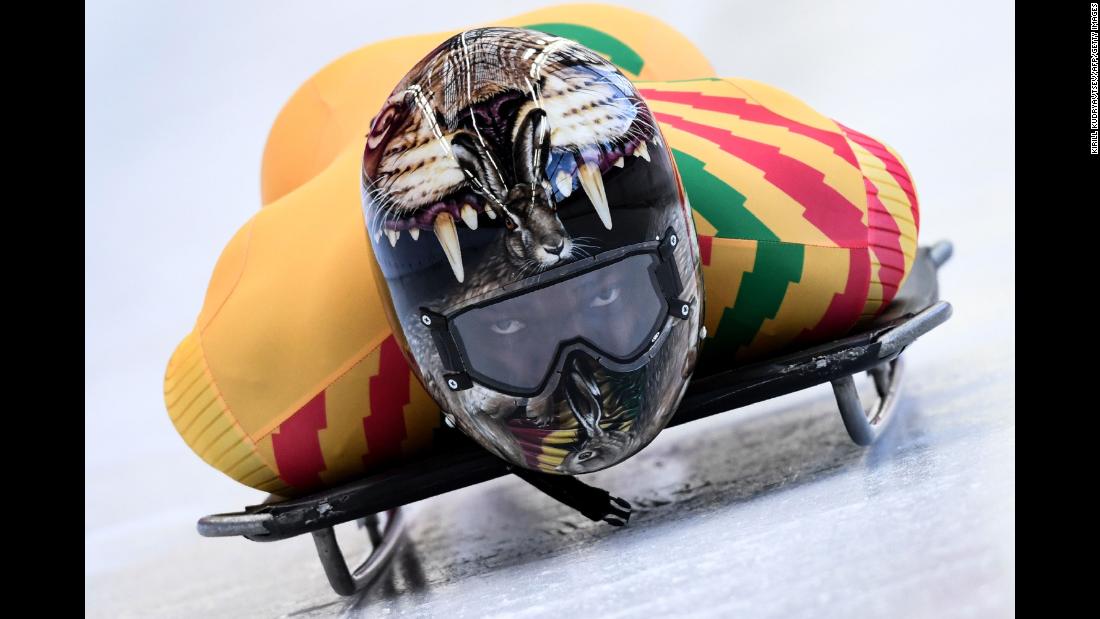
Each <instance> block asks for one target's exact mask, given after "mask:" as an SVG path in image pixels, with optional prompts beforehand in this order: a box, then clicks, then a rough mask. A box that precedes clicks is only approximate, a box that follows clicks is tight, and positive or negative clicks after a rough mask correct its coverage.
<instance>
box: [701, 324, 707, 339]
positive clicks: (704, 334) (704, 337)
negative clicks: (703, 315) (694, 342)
mask: <svg viewBox="0 0 1100 619" xmlns="http://www.w3.org/2000/svg"><path fill="white" fill-rule="evenodd" d="M699 339H701V340H705V339H707V328H706V326H704V327H703V328H702V329H699Z"/></svg>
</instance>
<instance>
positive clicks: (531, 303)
mask: <svg viewBox="0 0 1100 619" xmlns="http://www.w3.org/2000/svg"><path fill="white" fill-rule="evenodd" d="M658 264H659V261H658V258H657V256H656V255H654V254H648V253H647V254H637V255H634V256H629V257H627V258H624V259H622V260H620V261H618V262H615V263H613V264H610V265H608V266H605V267H603V268H600V269H596V270H593V271H589V272H587V273H583V274H581V275H578V276H576V277H573V278H571V279H567V280H564V281H560V282H557V283H554V284H551V285H549V286H545V287H542V288H538V289H535V290H532V291H531V292H528V293H526V294H523V295H520V296H516V297H511V298H509V299H504V300H502V301H500V302H497V303H494V304H492V305H488V306H485V307H479V308H474V309H472V310H468V311H465V312H463V313H461V314H459V315H458V316H456V317H455V318H454V319H453V320H452V321H451V324H452V328H453V333H454V335H455V338H456V340H457V341H458V343H459V346H460V347H461V348H462V349H463V351H464V353H465V356H466V361H467V363H468V369H469V370H470V372H471V374H474V375H480V376H482V377H485V378H488V379H490V380H492V381H493V382H497V383H501V384H504V385H508V386H511V387H514V388H517V389H520V390H523V391H530V390H533V389H536V388H537V387H538V386H539V385H540V384H541V383H542V381H543V379H544V377H545V376H546V374H547V373H548V372H549V371H550V366H551V364H553V362H554V359H555V357H556V353H557V350H558V348H559V346H560V345H561V344H563V343H567V342H570V341H577V340H583V341H585V342H587V343H588V344H589V345H591V346H592V347H593V348H595V349H597V350H598V351H600V352H602V353H604V354H606V355H607V356H610V357H612V358H617V359H620V360H625V359H629V358H631V357H634V356H637V355H638V354H639V353H641V352H642V350H644V349H645V347H646V346H647V345H648V344H649V341H650V339H651V337H652V335H653V333H654V332H655V331H656V330H657V329H658V328H659V326H660V323H661V320H662V318H663V317H664V316H665V313H666V311H667V310H666V307H665V300H664V299H663V297H662V296H661V293H660V286H659V285H658V282H657V278H656V274H655V271H656V268H657V266H658Z"/></svg>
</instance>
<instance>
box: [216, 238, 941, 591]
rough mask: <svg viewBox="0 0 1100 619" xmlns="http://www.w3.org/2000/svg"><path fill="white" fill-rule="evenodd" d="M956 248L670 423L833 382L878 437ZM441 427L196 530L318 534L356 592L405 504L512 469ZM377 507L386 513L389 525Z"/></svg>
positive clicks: (851, 422)
mask: <svg viewBox="0 0 1100 619" xmlns="http://www.w3.org/2000/svg"><path fill="white" fill-rule="evenodd" d="M951 252H952V247H951V244H950V243H949V242H947V241H941V242H939V243H937V244H935V245H933V246H931V247H922V248H920V250H919V252H918V256H917V260H916V262H915V264H914V265H913V270H912V272H911V273H910V275H909V278H908V279H907V280H906V283H905V285H904V286H903V287H902V289H901V290H900V291H899V292H898V295H897V297H896V298H895V299H894V301H893V302H892V303H891V305H890V307H889V308H887V310H886V311H885V312H884V313H883V314H882V315H881V316H879V318H878V319H877V320H876V321H875V323H873V324H872V325H871V326H870V327H869V328H867V329H866V330H864V331H863V332H861V333H858V334H854V335H850V336H847V337H844V338H842V339H839V340H834V341H832V342H829V343H827V344H823V345H820V346H816V347H813V348H809V349H806V350H802V351H798V352H796V353H792V354H789V355H783V356H780V357H776V358H774V359H769V360H766V361H762V362H758V363H754V364H751V365H745V366H742V367H738V368H735V369H732V370H726V371H723V372H718V373H716V374H711V375H708V376H705V377H696V378H695V379H693V380H692V382H691V384H690V385H689V387H688V390H687V393H686V394H685V395H684V398H683V400H682V402H681V403H680V407H679V409H677V411H676V414H675V415H674V416H673V418H672V421H671V422H670V423H669V424H668V425H669V426H674V425H679V424H682V423H687V422H689V421H694V420H696V419H700V418H702V417H707V416H709V415H713V414H716V413H721V412H725V411H728V410H731V409H735V408H739V407H742V406H747V405H749V404H754V403H756V402H760V401H763V400H767V399H770V398H774V397H777V396H781V395H785V394H788V393H793V392H795V391H799V390H802V389H806V388H808V387H812V386H815V385H819V384H822V383H825V382H830V383H832V386H833V393H834V394H835V396H836V401H837V406H838V407H839V409H840V416H841V418H842V419H843V421H844V427H845V428H846V429H847V430H848V434H849V436H851V438H852V440H853V441H855V442H856V443H857V444H859V445H863V446H866V445H870V444H872V443H873V442H874V441H875V439H877V438H878V436H879V435H880V434H881V433H882V431H883V430H884V429H885V428H886V426H887V424H888V423H889V421H890V419H891V417H892V412H893V410H894V406H895V404H896V402H897V397H898V394H899V390H900V386H901V379H902V370H903V366H902V363H901V359H900V355H901V353H902V351H903V350H904V349H905V347H907V346H908V345H909V344H911V343H913V342H914V341H915V340H916V339H917V338H918V337H920V336H921V335H924V334H925V333H927V332H928V331H931V330H932V329H934V328H935V327H937V326H939V325H941V324H943V323H944V321H946V320H947V319H948V318H950V316H951V305H950V304H949V303H947V302H946V301H940V300H939V291H938V284H937V269H938V268H939V267H940V265H942V264H943V263H944V262H946V261H947V260H948V258H950V257H951ZM864 371H865V372H868V373H869V374H870V375H871V377H872V378H873V382H874V385H875V391H876V392H877V394H878V401H877V402H875V404H874V405H872V406H871V407H870V408H869V409H865V408H864V406H863V403H862V402H861V401H860V398H859V394H858V392H857V391H856V386H855V381H854V380H853V377H854V376H855V375H856V374H858V373H859V372H864ZM440 432H441V434H449V435H451V436H447V439H446V440H445V441H443V443H444V444H445V446H444V447H443V448H442V449H441V450H440V453H438V454H435V455H433V456H432V457H430V458H428V459H425V460H421V461H418V462H414V463H411V464H408V465H405V466H402V467H400V468H396V469H392V470H389V471H385V472H382V473H379V474H376V475H372V476H370V477H366V478H363V479H359V480H356V481H353V482H350V483H347V484H345V485H343V486H340V487H337V488H331V489H328V490H324V491H321V492H318V493H315V494H312V495H309V496H306V497H301V498H296V499H290V500H284V501H279V502H267V503H264V504H262V505H255V506H250V507H246V508H245V511H243V512H237V513H229V514H215V515H210V516H206V517H204V518H202V519H200V520H199V522H198V531H199V534H201V535H203V536H206V537H225V536H235V535H241V536H244V537H247V538H248V539H250V540H253V541H258V542H269V541H277V540H281V539H286V538H288V537H294V536H297V535H301V534H303V533H312V534H313V540H314V542H315V543H316V545H317V553H318V555H319V556H320V558H321V564H322V565H323V566H324V569H325V574H326V575H327V576H328V579H329V583H330V584H331V585H332V588H333V590H335V591H336V593H339V594H340V595H352V594H355V593H356V592H358V591H360V590H362V589H364V588H366V587H367V586H369V585H370V583H371V582H372V581H373V580H374V579H375V578H377V577H378V575H380V574H381V573H382V572H383V571H384V570H385V569H386V567H387V565H388V563H389V561H390V559H392V558H393V556H394V554H395V553H396V551H397V548H398V546H399V543H400V540H401V536H402V532H403V525H404V521H403V518H402V515H401V511H400V508H401V506H402V505H407V504H409V503H413V502H415V501H419V500H422V499H426V498H428V497H432V496H435V495H438V494H443V493H445V492H449V491H451V490H456V489H458V488H463V487H465V486H470V485H473V484H477V483H481V482H483V481H488V480H490V479H494V478H497V477H501V476H503V475H507V474H509V473H510V472H511V470H510V469H509V467H508V465H507V463H505V462H504V461H503V460H500V459H499V458H497V457H496V456H493V455H491V454H489V453H488V452H487V451H485V450H484V449H482V448H481V447H479V446H478V445H477V444H475V443H474V442H473V441H471V440H469V439H466V438H465V437H464V436H462V435H461V434H460V433H458V432H457V431H455V430H450V429H447V428H443V429H441V431H440ZM438 442H439V441H437V443H438ZM272 498H274V497H272ZM269 500H270V499H269ZM379 514H384V520H385V524H384V525H382V524H381V523H380V517H379ZM352 520H359V522H360V526H361V527H363V528H365V529H366V531H367V535H368V537H369V538H370V542H371V547H372V550H371V552H370V554H369V555H368V557H367V558H366V560H364V561H363V563H362V564H360V565H359V566H358V567H357V568H355V569H354V570H352V569H350V568H349V567H348V563H347V561H346V560H345V558H344V556H343V553H342V552H341V551H340V546H339V545H338V544H337V541H336V535H335V533H334V531H333V527H334V526H335V525H337V524H340V523H344V522H349V521H352Z"/></svg>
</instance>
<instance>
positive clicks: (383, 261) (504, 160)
mask: <svg viewBox="0 0 1100 619" xmlns="http://www.w3.org/2000/svg"><path fill="white" fill-rule="evenodd" d="M362 182H363V199H364V209H365V222H366V226H367V234H368V235H369V236H370V238H371V241H372V248H373V254H374V257H375V260H376V265H375V268H377V269H378V270H379V271H380V277H378V278H377V279H376V281H378V282H379V284H380V286H382V287H383V290H381V293H382V297H383V298H384V299H386V300H388V302H389V303H390V304H392V307H391V308H390V309H391V311H390V316H391V320H392V321H393V322H395V324H394V325H393V326H394V331H395V333H396V334H397V335H398V337H399V340H402V341H403V343H404V344H405V348H406V352H407V354H408V356H409V360H410V365H411V366H412V367H413V368H414V369H415V371H416V372H417V373H418V375H419V377H420V379H421V381H422V382H423V384H424V385H425V387H426V388H427V390H428V391H429V393H431V394H432V396H433V397H434V398H435V400H436V401H437V402H438V403H439V404H440V406H441V408H442V409H443V410H444V411H445V412H446V413H447V414H448V415H449V416H450V417H449V418H451V419H453V420H454V421H455V423H456V425H457V426H458V427H459V428H461V429H462V430H463V431H464V432H466V433H467V434H468V435H470V436H471V437H472V438H474V439H475V440H477V441H478V442H479V443H481V444H482V445H483V446H484V447H486V448H487V449H489V450H490V451H492V452H493V453H495V454H497V455H498V456H500V457H502V458H504V459H505V460H507V461H509V462H510V463H512V464H514V465H517V466H521V467H524V468H528V469H533V470H541V471H544V472H549V473H565V474H576V473H586V472H591V471H596V470H599V469H602V468H606V467H608V466H611V465H613V464H615V463H617V462H620V461H622V460H623V459H625V458H627V457H629V456H630V455H632V454H633V453H635V452H637V451H638V450H639V449H641V448H642V447H644V446H645V445H646V444H648V443H649V442H650V441H651V440H652V439H653V438H654V437H655V436H656V435H657V433H658V432H659V431H660V430H661V429H662V428H663V427H664V425H665V424H666V423H667V421H668V419H669V418H670V417H671V414H672V412H673V411H674V410H675V408H676V405H677V404H678V403H679V400H680V398H681V397H682V395H683V393H684V389H685V388H686V386H687V381H688V379H689V378H690V376H691V373H692V370H693V368H694V365H695V360H696V358H697V356H698V354H697V353H698V347H699V340H700V337H699V331H700V326H701V322H700V321H701V303H702V297H703V294H702V280H701V271H700V269H701V264H700V260H699V252H698V248H697V244H696V236H695V231H694V227H693V222H692V218H691V214H690V213H691V211H690V208H689V207H688V205H687V204H686V203H685V198H684V192H683V189H682V187H681V184H680V180H679V177H678V175H677V172H676V169H675V166H674V164H673V162H672V157H671V154H670V153H669V151H668V149H667V147H666V146H665V144H664V141H663V140H662V139H661V132H660V129H659V128H658V126H657V124H656V122H655V121H654V119H653V116H652V114H651V112H650V111H649V108H648V107H647V106H646V104H645V102H644V100H643V99H642V97H641V96H640V95H639V94H638V92H637V90H636V89H635V87H634V85H633V84H632V83H631V82H630V81H629V80H628V79H627V78H626V77H624V76H623V75H622V74H621V73H620V72H619V71H618V70H617V69H616V68H615V66H614V65H612V64H610V63H609V62H607V61H606V60H604V59H603V58H602V57H601V56H599V55H598V54H596V53H595V52H593V51H591V50H589V49H587V48H585V47H583V46H582V45H580V44H578V43H576V42H574V41H571V40H568V39H564V38H559V37H555V36H551V35H549V34H546V33H542V32H535V31H531V30H522V29H515V28H488V29H479V30H469V31H466V32H463V33H461V34H459V35H456V36H454V37H452V38H451V39H449V40H447V41H446V42H444V43H443V44H442V45H440V46H439V47H437V48H436V49H435V50H433V51H432V52H431V53H430V54H429V55H428V56H427V57H426V58H425V59H424V60H422V61H421V62H420V63H419V64H417V65H416V66H415V67H414V68H413V69H412V70H411V71H410V72H409V73H408V74H407V75H406V77H405V78H404V79H403V80H402V81H401V83H399V84H398V86H397V87H396V88H395V90H394V91H393V94H392V95H391V96H390V97H389V98H388V99H387V101H386V103H385V105H384V107H383V109H382V110H381V111H380V112H379V114H378V115H377V116H376V117H375V119H374V121H373V122H372V124H371V129H370V134H369V135H368V136H367V140H366V148H365V152H364V156H363V170H362Z"/></svg>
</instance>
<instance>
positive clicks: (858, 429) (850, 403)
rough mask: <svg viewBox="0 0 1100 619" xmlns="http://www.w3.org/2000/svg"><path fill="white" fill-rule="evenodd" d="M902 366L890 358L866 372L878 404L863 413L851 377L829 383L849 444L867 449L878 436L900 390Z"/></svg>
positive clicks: (887, 421) (895, 402)
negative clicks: (872, 385)
mask: <svg viewBox="0 0 1100 619" xmlns="http://www.w3.org/2000/svg"><path fill="white" fill-rule="evenodd" d="M903 367H904V366H903V365H902V362H901V358H897V359H894V360H893V361H889V362H887V363H884V364H882V365H880V366H878V367H874V368H871V369H870V370H867V373H868V374H870V375H871V378H873V379H874V382H875V391H877V392H878V398H879V399H878V402H877V403H875V405H874V406H873V407H872V408H871V409H870V410H868V411H864V409H863V403H862V402H860V399H859V391H857V390H856V383H855V381H854V380H853V379H852V375H851V374H849V375H848V376H844V377H842V378H838V379H836V380H834V381H832V383H833V394H834V395H836V404H837V406H838V407H839V408H840V418H841V419H843V420H844V427H845V428H846V429H847V430H848V436H850V437H851V438H852V441H853V442H854V443H855V444H857V445H860V446H862V447H867V446H868V445H870V444H871V443H874V442H875V440H876V439H877V438H878V437H879V436H880V435H881V434H882V431H883V430H885V429H886V426H887V424H888V423H889V421H890V419H891V418H892V413H893V412H894V408H895V407H896V405H897V399H898V398H897V396H898V392H899V391H900V390H901V378H902V369H903Z"/></svg>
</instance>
